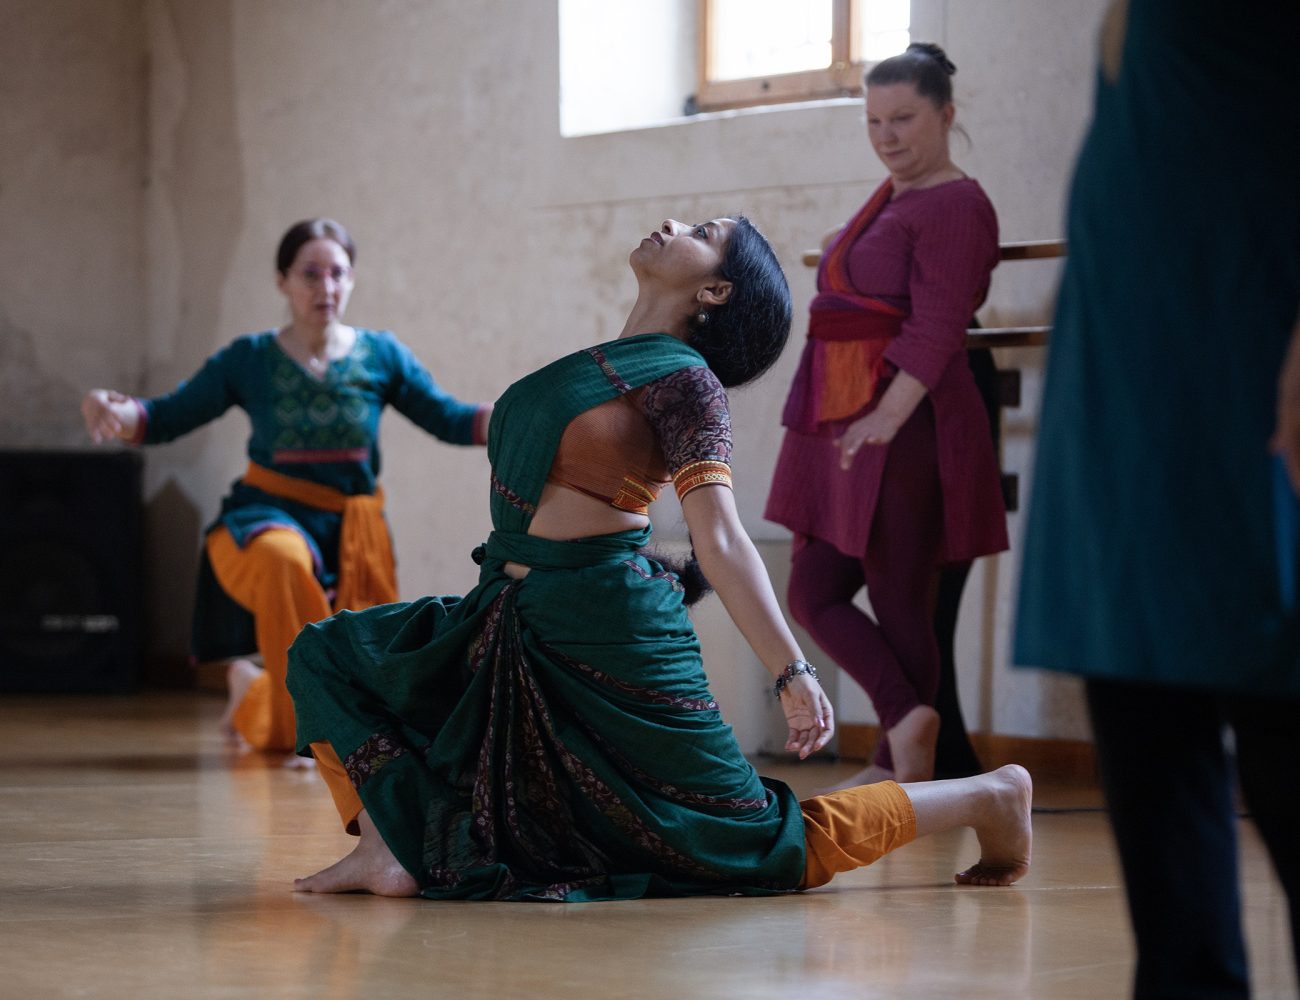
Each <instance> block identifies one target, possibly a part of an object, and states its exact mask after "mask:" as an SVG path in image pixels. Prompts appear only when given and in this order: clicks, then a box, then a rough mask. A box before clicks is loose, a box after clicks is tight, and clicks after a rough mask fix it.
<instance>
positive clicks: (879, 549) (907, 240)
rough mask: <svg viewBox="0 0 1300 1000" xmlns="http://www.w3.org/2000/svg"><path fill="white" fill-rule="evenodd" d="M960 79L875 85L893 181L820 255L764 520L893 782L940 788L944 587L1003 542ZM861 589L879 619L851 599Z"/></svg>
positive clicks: (878, 78)
mask: <svg viewBox="0 0 1300 1000" xmlns="http://www.w3.org/2000/svg"><path fill="white" fill-rule="evenodd" d="M954 72H955V67H954V66H953V65H952V63H951V62H949V61H948V58H947V56H946V55H945V54H944V52H943V50H942V49H940V48H939V47H938V46H937V45H930V44H923V43H915V44H913V45H911V46H909V47H908V49H907V51H906V52H905V53H903V54H902V55H898V56H894V57H892V58H890V59H887V60H885V61H883V62H881V63H878V64H877V65H876V66H875V67H873V68H872V70H871V71H870V73H868V75H867V80H866V109H867V131H868V136H869V138H870V140H871V145H872V148H873V149H874V150H875V152H876V155H877V156H879V157H880V159H881V162H883V163H884V165H885V167H886V168H887V169H888V171H889V177H888V178H887V179H886V181H885V182H884V183H883V184H882V185H881V186H880V188H879V189H877V191H876V192H875V193H874V194H873V195H872V197H871V199H870V200H869V201H868V202H867V204H866V205H864V206H863V208H862V209H861V210H860V211H859V212H858V214H857V215H856V216H855V217H854V218H853V219H852V220H850V222H849V223H848V225H847V226H845V227H844V228H843V229H842V230H840V231H839V232H838V233H837V234H835V235H833V236H832V237H831V238H830V239H829V241H828V242H827V244H826V246H825V248H824V253H823V256H822V262H821V265H820V267H819V270H818V275H817V291H818V294H817V296H816V297H815V298H814V299H813V302H812V304H811V307H810V317H809V334H808V341H807V344H806V345H805V347H804V353H803V356H802V358H801V360H800V365H799V370H798V372H797V373H796V376H795V381H794V385H793V386H792V388H791V391H790V397H789V399H788V400H787V403H786V409H785V415H784V418H783V422H784V423H785V425H786V428H787V430H786V435H785V440H784V443H783V444H782V447H781V454H780V458H779V459H778V462H777V468H776V474H775V477H774V481H773V483H772V492H771V495H770V496H769V497H768V503H767V510H766V516H767V517H768V518H769V519H770V520H772V521H776V522H777V523H779V524H783V525H785V526H786V527H787V528H789V529H790V530H791V531H793V532H794V533H795V544H794V556H793V559H794V562H793V566H792V572H791V577H790V590H789V601H790V610H791V613H792V614H793V616H794V618H795V619H796V620H797V621H798V622H799V623H800V624H801V625H802V626H803V627H804V628H806V629H807V630H808V632H809V633H810V634H811V635H812V637H813V638H814V640H816V642H817V643H818V645H820V646H821V647H822V649H824V650H825V651H826V653H828V654H829V655H830V656H831V657H833V658H834V659H835V661H836V662H837V663H838V664H839V665H840V666H841V667H842V668H843V669H844V670H845V671H846V672H848V673H849V675H850V676H852V677H853V678H854V680H856V681H857V682H858V683H859V684H861V685H862V686H863V688H865V689H866V691H867V694H868V695H869V696H870V697H871V700H872V703H873V705H874V706H875V708H876V712H877V714H878V715H879V716H880V722H881V725H882V727H883V728H884V729H885V730H886V733H887V737H888V744H889V751H890V756H891V757H892V766H893V773H892V774H889V773H886V774H882V775H881V776H882V777H896V778H897V780H899V781H922V780H928V779H929V778H931V777H933V775H934V751H935V742H936V740H937V738H938V732H939V715H938V713H937V712H936V711H935V709H934V707H933V706H934V702H935V696H936V692H937V689H938V678H939V648H938V644H937V642H936V639H935V633H934V626H933V603H932V600H933V598H932V594H933V591H934V586H935V583H936V580H937V577H938V573H939V571H940V569H941V568H942V567H943V566H944V565H945V564H949V563H959V562H966V561H969V560H971V559H974V558H975V557H977V556H981V555H987V554H989V553H993V552H1000V551H1002V550H1003V549H1005V548H1006V547H1007V531H1006V512H1005V508H1004V507H1003V501H1002V493H1001V488H1000V480H999V473H998V465H997V459H996V456H995V455H994V450H993V442H992V436H991V434H990V430H989V423H988V416H987V414H986V411H985V408H984V405H983V402H982V401H981V397H980V394H979V391H978V389H977V388H976V385H975V380H974V377H973V376H972V374H971V370H970V365H969V363H968V362H967V359H966V352H965V338H966V329H967V327H968V326H969V324H970V319H971V316H972V315H973V314H974V311H975V309H976V307H977V306H978V305H979V304H980V303H981V302H982V301H983V299H984V295H985V292H986V291H987V289H988V283H989V274H990V272H991V271H992V270H993V267H994V265H995V264H996V263H997V260H998V227H997V217H996V215H995V213H994V211H993V206H992V204H991V203H990V202H989V200H988V197H987V196H986V195H985V194H984V191H983V189H982V188H981V187H980V186H979V184H978V183H977V182H976V181H974V180H973V179H971V178H969V177H967V176H966V175H965V174H964V173H962V171H961V170H960V169H959V168H958V167H957V166H956V165H955V164H954V163H953V162H952V159H951V157H950V155H949V149H948V134H949V131H950V130H951V128H952V124H953V116H954V107H953V102H952V80H951V77H952V74H953V73H954ZM863 586H865V587H866V589H867V595H868V597H869V599H870V602H871V607H872V610H873V612H874V620H873V618H872V617H869V616H868V615H866V614H864V613H863V612H862V611H860V610H859V609H858V608H857V607H856V606H855V605H854V604H853V597H854V596H855V594H856V593H857V592H858V590H860V589H861V588H862V587H863ZM857 780H861V776H859V777H858V779H857Z"/></svg>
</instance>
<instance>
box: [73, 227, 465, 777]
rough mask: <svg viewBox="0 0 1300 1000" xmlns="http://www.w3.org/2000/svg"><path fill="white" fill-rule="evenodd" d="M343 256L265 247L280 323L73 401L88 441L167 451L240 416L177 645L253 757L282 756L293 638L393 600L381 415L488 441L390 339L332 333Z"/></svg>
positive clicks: (323, 238)
mask: <svg viewBox="0 0 1300 1000" xmlns="http://www.w3.org/2000/svg"><path fill="white" fill-rule="evenodd" d="M355 255H356V247H355V245H354V244H353V242H352V238H351V236H349V235H348V233H347V231H346V230H345V229H344V228H343V227H342V226H341V225H340V224H339V223H337V222H335V221H334V220H332V219H309V220H306V221H304V222H300V223H297V224H296V225H294V226H291V227H290V228H289V230H288V231H287V232H286V233H285V234H284V236H283V238H282V239H281V241H280V244H279V247H278V249H277V252H276V271H277V284H278V286H279V289H280V291H281V293H282V294H283V295H284V296H285V298H286V300H287V301H288V304H289V311H290V314H291V317H292V319H291V321H290V322H289V323H288V324H287V325H286V326H284V327H283V328H281V329H279V330H269V331H266V332H264V333H257V334H249V335H246V336H243V337H239V338H237V339H236V340H235V341H234V342H233V343H231V344H229V345H228V346H227V347H224V348H223V349H221V350H220V351H218V352H217V353H216V354H214V355H213V356H212V357H211V358H209V359H208V360H207V362H206V363H205V364H204V365H203V367H202V368H200V369H199V371H198V372H196V373H195V374H194V376H193V377H191V378H189V379H187V380H186V381H184V382H182V383H181V384H180V386H178V387H177V388H176V390H175V391H173V392H171V393H168V394H167V395H163V396H158V397H154V398H151V399H141V398H136V397H132V396H127V395H124V394H122V393H119V392H115V391H112V390H107V389H93V390H91V391H90V392H89V393H87V395H86V397H85V399H84V400H83V403H82V412H83V414H84V416H85V420H86V426H87V429H88V431H89V432H90V434H91V435H92V437H93V438H94V439H95V440H97V441H98V440H103V439H106V438H118V439H121V440H125V441H128V442H130V443H132V444H160V443H163V442H167V441H172V440H175V439H176V438H179V437H181V436H182V435H184V434H187V433H189V432H190V431H192V430H195V429H196V428H198V427H200V426H202V425H204V424H206V423H208V422H210V421H212V420H215V419H217V418H218V417H220V416H221V415H222V414H223V413H225V412H226V411H227V410H229V409H230V408H231V407H239V408H241V409H243V410H244V411H245V413H246V414H247V415H248V419H249V423H250V424H251V432H250V434H249V438H248V446H247V453H248V460H249V466H248V470H247V471H246V472H245V473H244V475H243V476H242V477H241V478H240V479H238V480H236V481H235V482H234V483H233V484H232V486H231V488H230V492H229V494H227V496H226V497H225V498H224V499H223V500H222V503H221V513H220V516H219V517H218V518H217V520H216V521H215V522H214V523H213V524H211V525H209V527H208V528H207V530H206V532H205V534H206V539H205V544H204V549H203V553H202V557H201V560H200V566H199V579H198V587H197V593H196V595H195V613H194V626H193V632H192V636H193V639H192V647H191V649H192V653H193V656H194V659H195V660H197V661H198V662H211V661H227V677H228V681H229V685H230V700H229V704H228V706H227V710H226V714H225V717H224V718H223V720H222V721H223V727H224V728H225V729H227V731H228V732H233V733H237V734H238V735H239V736H240V737H242V739H243V740H244V741H246V742H247V743H248V744H249V745H251V746H253V747H256V748H259V749H265V750H291V749H293V737H294V719H293V704H292V702H291V700H290V698H289V693H288V690H287V689H286V688H285V686H284V675H285V668H286V658H287V655H288V649H289V645H290V643H291V642H292V641H293V639H294V637H295V636H296V635H297V634H298V630H299V629H300V628H301V627H302V626H303V625H304V624H306V623H307V622H309V621H318V620H319V619H321V618H324V617H327V616H328V615H329V614H330V612H331V611H336V610H339V609H341V608H354V609H359V608H363V607H369V606H371V605H373V604H377V603H383V602H386V601H392V600H395V599H396V597H397V590H396V569H395V564H394V559H393V555H392V551H391V545H390V543H389V538H388V528H387V525H386V523H385V521H384V518H383V506H382V494H381V492H380V490H379V472H380V453H379V420H380V415H381V413H382V412H383V410H384V409H385V408H386V407H388V406H392V407H393V408H395V409H396V410H398V411H399V412H401V413H403V414H404V415H406V416H407V417H408V418H410V419H411V420H412V421H413V422H414V423H415V424H416V425H417V426H419V427H421V428H423V429H424V430H426V431H428V432H429V433H430V434H433V435H434V436H436V437H438V438H441V439H442V440H444V441H448V442H452V443H455V444H471V443H476V444H482V443H483V441H484V435H485V431H486V424H487V415H488V408H487V407H485V406H479V405H476V404H472V403H464V402H461V401H460V400H457V399H455V398H453V397H452V396H451V395H450V394H448V393H447V392H445V391H444V390H443V389H442V388H441V387H439V385H438V384H437V382H435V381H434V379H433V377H432V376H431V375H430V374H429V372H428V371H427V370H426V369H425V368H424V366H423V365H421V364H420V362H419V361H418V360H417V359H416V358H415V355H414V354H412V353H411V351H410V349H409V348H407V347H406V346H405V345H404V344H402V343H401V342H400V341H398V340H397V338H395V337H394V336H393V335H392V334H391V333H388V332H380V331H374V330H366V329H360V328H354V327H351V326H347V325H346V324H344V323H343V321H342V317H343V314H344V312H345V310H346V308H347V304H348V299H349V297H350V295H351V292H352V288H353V283H354V275H353V268H352V265H353V262H354V260H355ZM254 654H258V655H260V659H261V666H260V667H259V666H258V665H257V664H256V663H254V662H253V660H252V659H250V658H249V657H251V656H252V655H254ZM290 760H291V761H297V760H298V758H296V757H291V758H290Z"/></svg>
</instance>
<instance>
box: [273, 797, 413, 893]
mask: <svg viewBox="0 0 1300 1000" xmlns="http://www.w3.org/2000/svg"><path fill="white" fill-rule="evenodd" d="M357 824H358V825H359V826H360V827H361V840H360V841H359V842H358V843H357V846H356V847H355V848H353V850H352V853H351V854H349V855H348V856H347V857H345V858H343V859H342V860H341V861H336V862H335V863H334V864H332V865H330V866H329V867H328V868H325V869H322V870H321V871H318V872H317V873H316V874H315V875H309V876H307V878H297V879H294V880H293V891H294V892H369V893H372V894H373V895H376V896H415V895H418V894H419V891H420V887H419V885H417V884H416V881H415V879H414V878H412V877H411V874H410V872H408V871H407V870H406V869H405V868H403V867H402V866H401V865H400V864H398V861H397V858H395V857H394V856H393V852H392V851H390V850H389V849H388V845H387V844H386V843H384V838H383V837H381V836H380V835H379V831H378V829H376V828H375V824H374V823H373V822H372V821H371V819H370V816H369V814H367V813H366V812H365V810H362V811H361V813H360V814H359V815H358V816H357Z"/></svg>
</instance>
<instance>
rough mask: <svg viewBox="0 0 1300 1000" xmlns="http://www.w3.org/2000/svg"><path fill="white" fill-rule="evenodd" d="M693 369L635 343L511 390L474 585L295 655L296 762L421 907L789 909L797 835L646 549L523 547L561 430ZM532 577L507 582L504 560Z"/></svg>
mask: <svg viewBox="0 0 1300 1000" xmlns="http://www.w3.org/2000/svg"><path fill="white" fill-rule="evenodd" d="M703 364H704V361H703V359H702V358H701V357H700V356H699V355H698V354H697V353H696V352H694V351H693V350H691V349H690V348H688V347H686V346H685V345H683V344H682V343H680V342H679V341H677V340H675V339H673V338H671V337H667V336H664V335H646V336H640V337H633V338H629V339H627V340H619V341H614V342H612V343H608V344H604V345H602V346H601V347H599V348H591V349H590V350H587V351H579V352H577V353H576V354H573V355H570V356H568V357H566V358H562V359H561V360H559V361H557V362H555V363H553V364H551V365H549V366H547V367H545V368H543V369H541V370H540V371H538V372H535V373H534V374H532V375H529V376H527V377H526V378H524V379H522V380H520V381H519V382H517V383H515V384H514V385H513V386H511V387H510V388H509V389H508V390H507V391H506V393H505V394H504V395H503V396H502V397H501V399H500V400H499V401H498V403H497V405H496V409H495V411H494V413H493V418H492V425H491V429H490V431H489V437H488V457H489V460H490V461H491V464H492V494H491V509H492V523H493V529H494V530H493V532H492V534H491V536H490V537H489V539H488V541H487V543H486V544H485V545H484V546H481V547H480V548H479V549H478V550H476V551H475V558H476V559H477V560H479V561H480V564H481V573H480V577H479V583H478V586H477V587H475V588H474V590H472V591H471V592H470V593H469V594H467V595H466V596H465V597H463V598H460V597H426V598H423V599H421V600H418V601H414V602H411V603H409V604H390V605H384V606H381V607H377V608H372V609H370V610H368V611H363V612H359V613H350V612H344V613H342V614H339V615H336V616H334V617H333V618H330V619H328V620H326V621H324V622H321V623H320V624H318V625H312V626H308V627H307V628H306V629H305V630H304V631H303V632H302V634H301V635H300V636H299V638H298V640H297V641H296V642H295V643H294V645H293V648H292V650H291V651H290V666H289V689H290V691H291V692H292V694H293V696H294V702H295V710H296V712H297V717H298V746H299V752H307V748H308V746H309V744H311V743H312V742H314V741H327V742H329V743H330V744H331V745H332V746H333V748H334V750H335V751H336V752H337V753H338V755H339V758H340V760H341V761H343V763H344V766H345V767H346V769H347V771H348V775H349V777H350V778H351V780H352V783H353V785H354V786H355V787H356V788H357V791H358V794H359V795H360V797H361V801H362V802H363V803H364V805H365V808H366V810H367V812H368V813H369V815H370V817H371V818H372V819H373V820H374V822H375V825H376V826H377V827H378V829H379V831H380V833H381V834H382V835H383V837H384V840H385V842H386V843H387V844H388V846H389V847H390V848H391V849H392V851H393V853H394V854H395V855H396V857H397V859H398V860H399V861H400V862H401V864H402V865H403V867H404V868H406V870H407V871H409V872H410V873H411V874H412V875H413V876H414V877H415V878H416V880H417V882H418V883H419V884H420V887H421V891H422V894H423V895H424V896H426V897H429V898H432V899H507V900H518V899H549V900H566V901H587V900H597V899H631V898H637V897H641V896H647V895H677V894H704V893H745V894H760V893H766V892H776V891H784V890H790V889H794V888H796V887H797V886H798V884H799V881H800V879H801V877H802V874H803V866H804V835H803V818H802V814H801V813H800V810H799V804H798V802H797V801H796V799H795V796H794V794H793V793H792V792H791V791H790V789H789V788H788V787H786V786H785V785H784V784H782V783H780V782H777V781H772V780H769V779H765V778H760V777H759V776H758V775H757V773H755V771H754V769H753V768H752V767H751V766H750V764H749V763H748V762H747V761H746V760H745V758H744V757H743V755H742V754H741V752H740V749H739V747H738V746H737V744H736V742H735V739H734V738H733V736H732V733H731V729H730V727H729V726H727V725H726V724H725V723H724V722H723V721H722V719H721V717H720V715H719V712H718V708H717V704H716V703H715V702H714V700H713V698H712V696H711V695H710V694H709V691H708V687H707V680H706V678H705V675H704V671H703V668H702V665H701V662H700V647H699V642H698V639H697V637H696V635H695V630H694V628H693V627H692V625H691V622H690V618H689V617H688V615H687V613H686V609H685V606H684V604H683V603H682V591H681V585H680V583H679V582H678V581H677V578H676V577H675V576H674V575H673V574H672V573H671V572H669V571H667V570H665V569H664V567H662V566H661V565H660V564H659V563H657V562H655V561H654V560H653V559H650V558H648V557H647V556H646V555H645V554H644V553H643V552H642V551H641V550H642V549H643V547H644V545H645V544H646V542H647V541H648V539H649V536H650V529H649V528H648V527H647V528H645V529H643V530H638V531H627V532H622V533H619V534H614V535H602V536H597V537H592V538H584V539H579V540H577V541H572V542H556V541H549V540H546V539H542V538H536V537H533V536H530V535H528V534H527V529H528V524H529V522H530V520H531V518H532V514H533V511H534V510H535V506H536V503H537V501H538V499H539V498H540V496H541V492H542V487H543V484H544V483H545V481H546V475H547V472H548V470H549V469H550V466H551V461H552V459H553V457H554V454H555V451H556V448H557V447H558V445H559V441H560V438H561V435H562V434H563V432H564V428H565V426H566V424H567V423H568V422H569V420H571V419H572V418H573V417H574V416H576V415H577V414H578V413H581V412H583V411H584V410H586V409H588V408H589V407H592V406H595V405H597V404H599V403H602V402H604V401H606V400H608V399H612V398H614V397H615V396H616V395H619V394H621V393H625V392H628V391H630V390H632V389H634V388H637V387H638V386H641V385H645V384H647V383H649V382H651V381H654V380H655V379H658V378H661V377H663V376H664V375H668V374H670V373H672V372H675V371H678V370H680V369H682V368H686V367H691V366H699V365H703ZM507 561H514V562H518V563H522V564H525V565H527V566H530V567H532V571H531V572H530V573H529V574H528V576H527V577H525V578H524V579H523V580H514V579H512V578H511V577H508V576H506V574H505V572H504V564H505V562H507Z"/></svg>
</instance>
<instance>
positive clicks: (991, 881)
mask: <svg viewBox="0 0 1300 1000" xmlns="http://www.w3.org/2000/svg"><path fill="white" fill-rule="evenodd" d="M1028 871H1029V865H1028V863H1026V864H1022V865H990V864H985V863H984V862H983V861H981V862H979V863H978V864H974V865H971V866H970V867H969V868H967V869H966V870H965V871H964V872H958V873H957V874H956V875H954V876H953V877H952V878H953V881H954V882H956V883H957V884H958V885H1011V884H1012V883H1013V882H1019V881H1020V880H1021V879H1022V878H1024V877H1025V874H1026V873H1027V872H1028Z"/></svg>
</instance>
